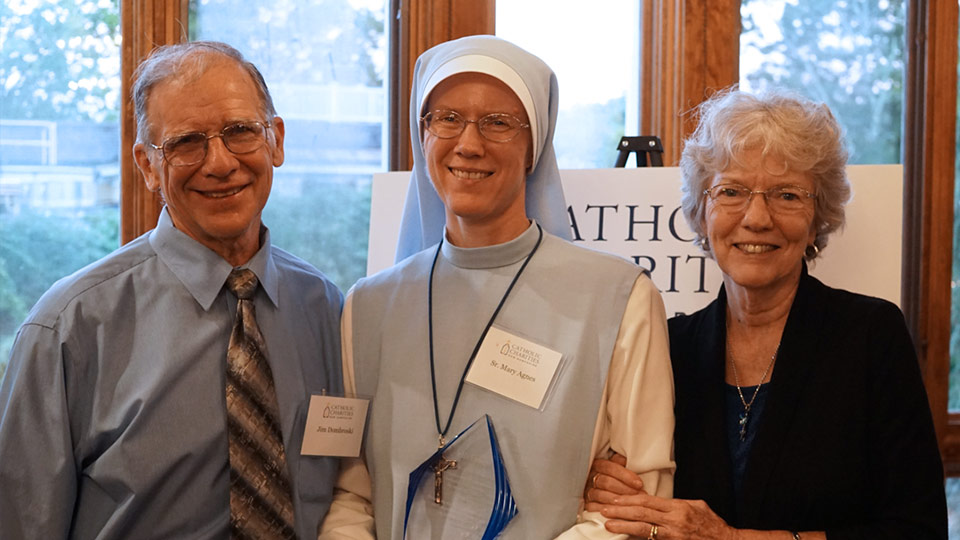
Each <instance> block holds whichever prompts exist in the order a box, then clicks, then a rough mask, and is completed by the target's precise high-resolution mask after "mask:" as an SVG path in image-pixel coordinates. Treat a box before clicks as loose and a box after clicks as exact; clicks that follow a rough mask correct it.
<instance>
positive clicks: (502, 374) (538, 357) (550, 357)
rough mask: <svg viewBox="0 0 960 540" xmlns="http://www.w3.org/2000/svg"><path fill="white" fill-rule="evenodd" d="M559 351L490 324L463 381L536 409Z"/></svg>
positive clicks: (555, 365)
mask: <svg viewBox="0 0 960 540" xmlns="http://www.w3.org/2000/svg"><path fill="white" fill-rule="evenodd" d="M561 358H563V354H561V353H560V352H558V351H554V350H552V349H550V348H548V347H544V346H543V345H538V344H536V343H534V342H532V341H530V340H527V339H524V338H522V337H520V336H516V335H514V334H511V333H510V332H507V331H505V330H502V329H500V328H497V327H496V326H493V327H491V328H490V331H489V332H487V336H486V337H485V338H484V340H483V343H482V344H481V345H480V350H479V351H477V357H476V358H475V359H474V361H473V365H472V366H470V371H469V372H468V373H467V379H466V380H467V382H469V383H472V384H475V385H477V386H480V387H481V388H486V389H487V390H490V391H491V392H496V393H497V394H500V395H501V396H504V397H507V398H510V399H512V400H514V401H518V402H520V403H523V404H524V405H527V406H529V407H533V408H534V409H539V408H540V407H541V406H542V404H543V399H544V397H545V396H546V394H547V389H548V388H549V387H550V382H551V381H552V380H553V377H554V375H555V374H556V373H557V368H558V367H559V366H560V359H561Z"/></svg>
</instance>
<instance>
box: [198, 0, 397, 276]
mask: <svg viewBox="0 0 960 540" xmlns="http://www.w3.org/2000/svg"><path fill="white" fill-rule="evenodd" d="M385 13H386V7H385V5H384V0H325V1H322V2H318V1H297V0H273V1H269V2H267V1H261V2H246V1H240V0H199V1H194V2H191V6H190V39H191V40H200V39H204V40H216V41H224V42H226V43H229V44H231V45H233V46H235V47H237V48H238V49H239V50H240V51H241V52H243V54H244V56H246V57H247V58H248V59H249V60H250V61H252V62H253V63H254V64H255V65H256V66H257V67H258V68H259V69H260V70H261V72H262V73H263V76H264V78H265V79H266V81H267V85H268V87H269V88H270V93H271V95H272V97H273V100H274V105H275V106H276V109H277V113H278V114H279V115H280V117H281V118H283V119H284V123H285V125H286V137H285V139H284V153H285V161H284V164H283V166H281V167H280V168H278V169H276V170H275V171H274V181H273V192H272V194H271V196H270V200H269V202H268V203H267V206H266V208H265V210H264V215H263V220H264V223H266V224H267V225H268V226H269V227H270V231H271V234H272V239H273V242H274V244H276V245H277V246H279V247H281V248H284V249H286V250H288V251H291V252H293V253H295V254H296V255H298V256H300V257H303V258H304V259H306V260H307V261H309V262H310V263H312V264H313V265H314V266H316V267H317V268H319V269H320V270H321V271H323V272H324V273H326V274H327V275H328V276H329V277H330V278H331V279H332V280H333V281H334V282H335V283H337V285H339V286H340V287H341V288H342V289H344V290H346V289H347V288H349V287H350V286H351V285H353V283H354V282H356V280H357V279H359V278H360V277H362V276H363V275H364V274H365V273H366V261H367V234H368V228H369V213H370V178H371V175H372V174H373V173H374V172H378V171H384V170H386V161H385V145H384V140H385V137H386V135H385V134H386V130H387V125H386V120H387V116H386V103H387V98H386V92H385V84H384V81H385V79H386V61H387V52H386V38H385V35H384V17H385ZM240 36H242V39H241V38H240Z"/></svg>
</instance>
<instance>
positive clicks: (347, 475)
mask: <svg viewBox="0 0 960 540" xmlns="http://www.w3.org/2000/svg"><path fill="white" fill-rule="evenodd" d="M352 305H353V302H352V301H351V298H350V296H349V295H348V296H347V300H346V302H344V306H343V313H342V314H341V316H340V340H341V341H340V343H341V351H342V352H341V355H342V359H343V390H344V392H345V394H346V395H348V396H355V395H356V393H357V384H356V380H355V378H354V371H353V345H352V344H353V341H352V339H353V325H352V323H351V321H352V312H353V309H352ZM372 500H373V496H372V484H371V481H370V473H369V472H368V471H367V465H366V463H365V462H364V460H363V457H362V456H361V457H358V458H342V459H341V460H340V474H339V475H338V476H337V483H336V485H335V487H334V490H333V502H332V503H331V504H330V510H329V511H328V512H327V516H326V517H325V518H324V520H323V525H322V526H321V527H320V533H319V536H318V540H365V539H368V538H369V539H371V540H372V539H373V538H375V534H374V520H373V504H372V503H371V502H370V501H372Z"/></svg>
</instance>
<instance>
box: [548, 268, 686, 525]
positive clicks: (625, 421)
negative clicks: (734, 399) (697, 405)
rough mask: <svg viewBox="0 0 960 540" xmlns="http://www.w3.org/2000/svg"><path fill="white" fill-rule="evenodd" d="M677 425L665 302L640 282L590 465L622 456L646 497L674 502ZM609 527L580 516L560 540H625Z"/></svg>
mask: <svg viewBox="0 0 960 540" xmlns="http://www.w3.org/2000/svg"><path fill="white" fill-rule="evenodd" d="M673 425H674V417H673V371H672V368H671V366H670V342H669V340H668V338H667V319H666V313H665V311H664V307H663V299H662V298H660V293H659V292H658V291H657V288H656V286H654V284H653V282H652V281H650V279H649V278H648V277H647V276H640V277H639V278H637V281H636V282H635V283H634V285H633V290H632V292H631V293H630V298H629V300H628V301H627V307H626V309H625V310H624V314H623V320H621V322H620V330H619V333H618V335H617V341H616V344H615V345H614V350H613V356H612V358H611V359H610V370H609V373H608V374H607V384H606V387H605V388H604V392H603V399H602V401H601V405H600V412H599V414H598V416H597V425H596V429H595V430H594V435H593V445H592V447H591V458H590V462H591V463H592V462H593V459H594V458H595V457H608V456H610V454H611V452H616V453H618V454H621V455H624V456H626V458H627V468H628V469H630V470H632V471H634V472H636V473H638V474H639V475H640V477H641V478H642V479H643V486H644V489H645V491H646V492H647V493H649V494H651V495H657V496H660V497H672V496H673V472H674V469H675V468H676V464H675V463H674V461H673ZM583 480H584V485H586V483H587V479H586V478H584V479H583ZM581 508H582V505H581ZM605 521H606V518H604V517H603V516H602V515H600V513H599V512H585V511H582V512H581V513H580V515H579V516H578V519H577V524H576V525H575V526H573V527H572V528H571V529H569V530H567V531H566V532H564V533H563V534H561V535H560V536H559V537H558V538H560V539H563V540H573V539H587V538H588V539H593V538H605V539H626V538H627V535H623V534H614V533H611V532H609V531H607V530H606V529H605V528H604V526H603V523H604V522H605Z"/></svg>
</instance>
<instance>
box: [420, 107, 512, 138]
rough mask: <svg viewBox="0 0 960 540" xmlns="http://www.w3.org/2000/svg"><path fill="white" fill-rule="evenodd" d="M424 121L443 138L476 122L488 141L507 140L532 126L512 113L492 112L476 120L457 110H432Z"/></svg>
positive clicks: (425, 124) (481, 133)
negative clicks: (465, 116) (467, 117)
mask: <svg viewBox="0 0 960 540" xmlns="http://www.w3.org/2000/svg"><path fill="white" fill-rule="evenodd" d="M420 120H422V121H423V125H424V127H426V128H427V131H429V132H430V133H433V134H434V135H435V136H437V137H439V138H441V139H452V138H454V137H457V136H459V135H460V134H461V133H463V130H464V129H466V128H467V124H476V125H477V129H479V130H480V135H481V136H483V138H485V139H487V140H488V141H493V142H507V141H509V140H511V139H513V138H514V137H516V136H517V135H518V134H519V133H520V131H521V130H524V129H526V128H528V127H530V124H524V123H523V121H522V120H520V119H519V118H517V117H516V116H514V115H512V114H507V113H492V114H487V115H484V116H481V117H480V118H478V119H476V120H467V119H466V118H464V117H463V115H461V114H460V113H458V112H457V111H446V110H441V111H432V112H428V113H427V114H425V115H424V116H423V117H422V118H421V119H420Z"/></svg>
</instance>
